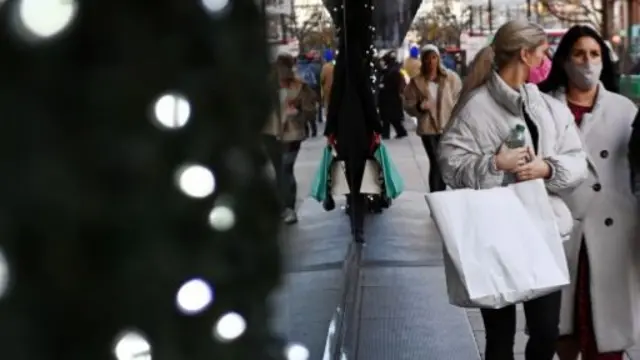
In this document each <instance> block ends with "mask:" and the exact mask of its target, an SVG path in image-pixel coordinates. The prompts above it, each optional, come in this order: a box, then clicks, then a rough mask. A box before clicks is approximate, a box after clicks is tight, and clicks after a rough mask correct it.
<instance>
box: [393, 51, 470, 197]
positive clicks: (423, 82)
mask: <svg viewBox="0 0 640 360" xmlns="http://www.w3.org/2000/svg"><path fill="white" fill-rule="evenodd" d="M420 61H421V67H420V74H419V75H417V76H415V77H414V78H412V79H411V82H410V83H409V85H408V86H407V87H406V88H405V91H404V108H405V110H406V111H407V113H408V114H409V115H411V116H414V117H416V118H418V127H417V133H418V135H419V136H420V137H421V139H422V145H423V146H424V149H425V151H426V152H427V156H428V157H429V168H430V169H429V191H431V192H435V191H443V190H445V184H444V182H443V181H442V176H441V174H440V169H439V167H438V161H437V154H436V150H437V147H438V143H439V141H440V137H441V136H442V132H443V131H444V129H445V128H446V126H447V124H448V123H449V119H450V117H451V111H452V110H453V106H454V105H455V104H456V102H457V101H458V94H459V93H460V90H461V88H462V83H461V81H460V77H459V76H458V74H456V73H455V72H453V71H451V70H447V69H445V68H444V67H443V66H442V65H441V64H440V52H439V51H438V48H437V47H436V46H434V45H426V46H424V47H423V48H422V53H421V55H420Z"/></svg>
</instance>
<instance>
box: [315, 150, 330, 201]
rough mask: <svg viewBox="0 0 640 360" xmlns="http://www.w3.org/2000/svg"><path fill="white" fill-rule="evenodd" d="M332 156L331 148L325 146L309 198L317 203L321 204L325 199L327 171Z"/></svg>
mask: <svg viewBox="0 0 640 360" xmlns="http://www.w3.org/2000/svg"><path fill="white" fill-rule="evenodd" d="M332 160H333V155H332V154H331V147H329V146H325V148H324V150H323V151H322V159H320V165H319V166H318V170H316V176H315V178H314V179H313V182H312V183H311V194H310V195H311V197H312V198H314V199H316V200H317V201H318V202H323V201H324V200H325V199H326V198H327V191H328V186H327V182H328V180H329V171H330V170H331V169H330V166H331V161H332Z"/></svg>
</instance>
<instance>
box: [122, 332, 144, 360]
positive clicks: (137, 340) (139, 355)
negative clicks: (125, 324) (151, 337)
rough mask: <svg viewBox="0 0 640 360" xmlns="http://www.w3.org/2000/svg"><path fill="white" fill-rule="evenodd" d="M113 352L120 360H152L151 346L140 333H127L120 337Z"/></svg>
mask: <svg viewBox="0 0 640 360" xmlns="http://www.w3.org/2000/svg"><path fill="white" fill-rule="evenodd" d="M113 352H114V354H115V356H116V359H118V360H151V345H150V344H149V341H147V339H146V338H145V337H144V335H142V334H141V333H140V332H138V331H133V330H130V331H125V332H123V333H122V334H121V335H120V336H118V338H117V339H116V343H115V348H114V350H113Z"/></svg>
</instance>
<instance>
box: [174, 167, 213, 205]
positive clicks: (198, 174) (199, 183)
mask: <svg viewBox="0 0 640 360" xmlns="http://www.w3.org/2000/svg"><path fill="white" fill-rule="evenodd" d="M177 179H178V186H179V187H180V190H182V192H184V193H185V194H186V195H187V196H190V197H194V198H204V197H207V196H209V195H211V194H213V192H214V191H215V189H216V179H215V177H214V176H213V173H212V172H211V170H209V169H207V168H206V167H204V166H202V165H187V166H183V167H182V168H180V170H178V173H177Z"/></svg>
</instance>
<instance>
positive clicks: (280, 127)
mask: <svg viewBox="0 0 640 360" xmlns="http://www.w3.org/2000/svg"><path fill="white" fill-rule="evenodd" d="M281 91H282V90H281ZM285 91H286V93H287V94H286V96H285V97H283V98H282V99H281V100H282V101H280V104H279V105H280V106H279V107H277V108H276V109H274V110H273V112H272V113H271V115H270V116H269V118H268V119H267V123H266V124H265V127H264V129H263V133H264V134H266V135H272V136H275V137H276V138H278V139H279V140H281V141H283V142H293V141H300V140H304V138H305V135H306V134H305V130H306V124H307V122H308V121H310V120H311V119H312V118H313V117H314V116H315V111H316V101H317V100H316V95H315V92H314V91H313V90H312V89H311V88H310V87H309V86H307V85H306V84H305V83H303V82H302V81H300V80H295V81H294V82H293V84H292V85H291V86H290V87H289V89H286V90H285ZM279 98H280V97H279ZM289 103H290V104H291V105H292V106H294V107H296V108H297V109H298V113H297V114H295V115H287V114H286V110H287V107H288V106H287V105H288V104H289Z"/></svg>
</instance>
